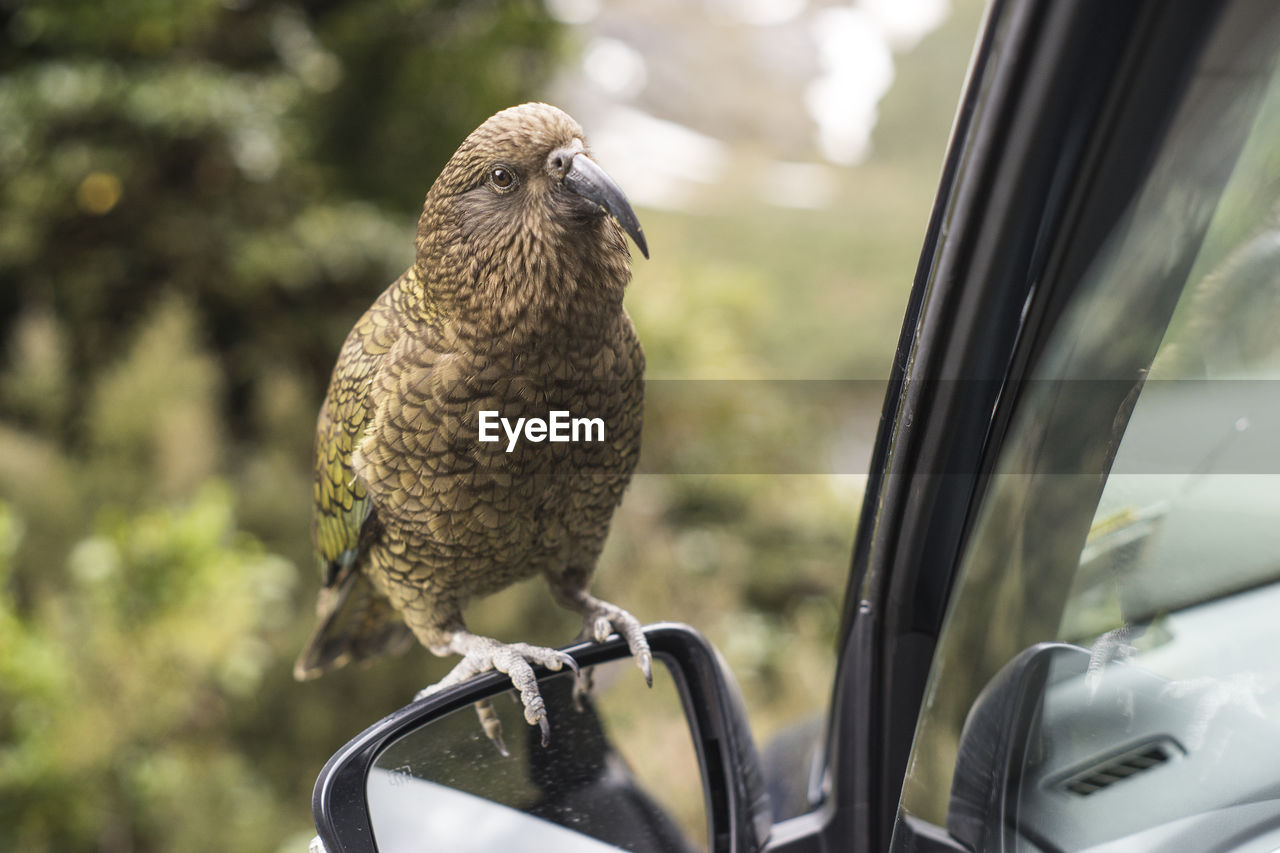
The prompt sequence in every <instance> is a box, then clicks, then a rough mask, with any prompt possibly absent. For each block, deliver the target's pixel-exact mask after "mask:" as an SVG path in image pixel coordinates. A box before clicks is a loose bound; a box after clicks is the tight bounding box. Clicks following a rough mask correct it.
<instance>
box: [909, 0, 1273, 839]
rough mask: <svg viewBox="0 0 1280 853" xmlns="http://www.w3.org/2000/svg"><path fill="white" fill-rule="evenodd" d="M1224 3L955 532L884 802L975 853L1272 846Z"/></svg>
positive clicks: (1264, 308)
mask: <svg viewBox="0 0 1280 853" xmlns="http://www.w3.org/2000/svg"><path fill="white" fill-rule="evenodd" d="M1245 5H1246V4H1237V6H1240V7H1243V6H1245ZM1251 8H1252V11H1251V12H1248V13H1242V12H1240V10H1239V9H1235V10H1233V11H1231V12H1229V13H1228V14H1227V15H1226V16H1225V19H1224V24H1223V26H1222V27H1221V28H1220V32H1219V33H1218V34H1217V35H1216V36H1215V37H1214V39H1213V41H1212V43H1211V44H1210V46H1209V48H1208V49H1207V50H1206V53H1205V57H1204V59H1203V60H1202V62H1201V65H1200V68H1199V69H1198V71H1197V75H1196V77H1195V79H1194V80H1193V81H1192V83H1191V85H1190V86H1189V88H1188V94H1187V97H1186V98H1185V100H1184V103H1183V104H1182V106H1181V108H1180V111H1179V114H1178V116H1177V117H1176V119H1175V121H1174V124H1173V126H1172V128H1171V130H1170V132H1169V134H1168V137H1167V139H1166V140H1165V142H1164V143H1163V147H1162V149H1161V151H1160V153H1159V155H1158V157H1157V159H1156V161H1155V163H1154V164H1153V166H1152V168H1151V171H1150V174H1149V177H1148V179H1147V181H1146V183H1145V185H1144V187H1143V189H1142V191H1141V192H1140V193H1139V195H1138V197H1137V198H1136V199H1135V201H1134V203H1133V205H1132V207H1131V209H1130V211H1129V214H1128V216H1127V217H1126V219H1125V220H1124V221H1123V222H1122V223H1121V225H1120V227H1118V228H1117V229H1116V230H1115V232H1114V233H1113V235H1112V238H1111V240H1110V242H1109V244H1108V245H1107V246H1106V248H1105V249H1104V251H1103V252H1102V253H1101V254H1100V255H1099V257H1098V258H1097V259H1096V260H1095V262H1094V264H1093V266H1092V268H1091V269H1090V270H1089V273H1088V278H1087V287H1085V288H1084V290H1083V295H1082V296H1080V297H1077V304H1075V305H1073V306H1072V307H1071V309H1070V310H1069V311H1068V312H1067V314H1066V319H1065V320H1064V322H1063V323H1062V324H1061V325H1060V326H1059V328H1058V329H1057V330H1056V332H1055V333H1054V337H1053V338H1052V340H1051V343H1050V344H1049V346H1048V348H1047V349H1046V351H1045V356H1044V358H1043V359H1042V361H1041V362H1040V364H1041V369H1040V371H1039V373H1038V375H1037V376H1036V378H1035V380H1034V381H1033V382H1031V383H1030V384H1029V387H1026V388H1024V389H1022V393H1023V394H1024V398H1023V401H1022V402H1021V403H1020V404H1019V410H1018V411H1019V413H1018V414H1017V415H1016V416H1015V419H1014V422H1013V427H1012V429H1011V433H1010V437H1009V439H1007V441H1006V443H1005V448H1006V449H1005V451H1004V452H1003V454H1002V457H1001V460H1000V463H999V465H998V467H997V470H996V473H994V474H993V476H992V480H991V484H990V486H989V488H988V490H987V494H986V497H985V499H984V501H983V503H982V506H981V508H980V510H979V513H978V515H977V521H976V524H975V526H974V528H973V533H972V535H971V537H970V539H969V545H968V547H967V551H966V556H965V558H964V561H963V565H962V570H961V574H960V576H959V580H958V581H957V587H956V592H955V594H954V595H953V598H952V602H951V605H950V609H949V611H948V617H947V620H946V625H945V627H944V631H943V635H942V637H941V640H940V643H939V646H938V653H937V657H936V658H935V662H934V668H933V671H932V673H931V676H930V682H929V686H928V689H927V692H926V697H925V705H924V710H923V711H922V716H921V719H920V722H919V724H918V728H917V732H916V738H915V742H914V746H913V751H912V756H911V759H910V763H909V765H908V773H907V779H906V782H905V785H904V790H903V796H902V803H901V811H900V819H901V820H908V821H912V820H918V821H925V822H927V823H928V824H932V825H934V826H935V827H946V828H947V830H948V831H949V832H950V834H951V836H952V837H956V838H960V839H961V840H962V841H965V843H966V844H967V845H968V846H970V847H975V845H976V849H1016V850H1030V851H1067V850H1072V851H1076V850H1097V851H1099V853H1101V851H1104V850H1105V851H1121V850H1143V851H1145V850H1157V849H1158V850H1164V849H1169V850H1175V849H1176V850H1195V849H1209V848H1210V847H1211V849H1214V850H1219V849H1221V850H1245V849H1249V850H1252V849H1255V847H1253V846H1247V845H1248V844H1255V845H1256V844H1261V845H1262V846H1261V847H1258V848H1257V849H1260V850H1262V849H1265V850H1267V851H1270V850H1273V849H1275V848H1276V847H1280V822H1277V819H1276V814H1277V808H1276V806H1277V805H1278V804H1280V772H1278V771H1276V770H1275V769H1274V768H1276V767H1280V661H1278V660H1277V656H1276V651H1275V650H1276V648H1277V647H1278V645H1280V644H1278V643H1277V640H1280V628H1278V626H1277V622H1276V619H1277V614H1280V386H1277V385H1276V383H1275V380H1276V379H1277V378H1280V145H1278V144H1277V140H1280V81H1278V80H1277V75H1276V74H1275V71H1274V57H1275V54H1276V51H1277V45H1278V44H1280V39H1278V38H1277V36H1276V33H1275V32H1274V29H1275V27H1274V26H1271V27H1261V28H1252V27H1249V26H1246V25H1245V24H1244V22H1247V21H1248V20H1250V18H1249V15H1250V14H1253V15H1255V16H1256V13H1257V11H1258V9H1259V8H1260V7H1258V6H1256V5H1255V6H1253V7H1251ZM1271 17H1272V18H1274V17H1275V16H1274V15H1272V16H1271ZM1242 141H1243V146H1242V145H1241V142H1242ZM1237 155H1238V156H1237ZM1264 767H1265V768H1266V769H1261V768H1264ZM993 791H994V792H995V793H1000V794H1003V795H1004V796H1003V798H999V797H996V798H994V799H993V797H992V792H993ZM970 795H973V796H974V797H976V798H977V800H974V799H968V800H966V797H969V796H970ZM984 798H985V799H986V800H990V802H989V803H987V804H985V805H984V804H983V802H980V801H981V800H983V799H984ZM997 800H999V802H997ZM992 803H995V805H992ZM1259 804H1267V805H1266V806H1265V807H1259ZM991 808H995V809H996V812H995V814H994V816H993V815H992V814H989V813H988V814H983V811H984V809H986V810H987V811H988V812H990V809H991ZM1250 809H1252V811H1250ZM1213 815H1216V816H1217V817H1216V819H1217V820H1218V823H1217V824H1213V826H1215V827H1216V829H1206V828H1205V827H1207V826H1209V825H1210V823H1209V822H1208V821H1210V816H1213ZM1224 816H1226V817H1224ZM1201 818H1204V821H1202V822H1200V823H1197V821H1200V820H1201ZM984 821H985V822H986V824H984V825H990V826H995V827H997V829H996V830H994V832H995V834H986V835H982V834H981V833H979V834H978V835H966V833H967V832H968V830H967V829H966V828H965V824H966V822H969V823H970V824H971V825H974V826H976V825H978V824H982V823H983V822H984ZM1224 821H1225V823H1224ZM1239 827H1245V829H1244V830H1239ZM1228 830H1229V831H1230V832H1232V833H1234V832H1237V831H1242V832H1243V835H1242V836H1241V838H1242V839H1245V840H1243V841H1241V842H1240V845H1243V846H1237V844H1236V842H1223V840H1222V839H1223V835H1222V833H1224V832H1227V831H1228ZM973 837H979V838H982V839H984V840H982V841H979V842H974V841H971V840H970V839H971V838H973ZM1170 839H1174V840H1172V841H1171V840H1170ZM1197 839H1212V845H1218V844H1220V843H1225V844H1226V846H1211V842H1210V841H1209V840H1204V841H1203V842H1201V841H1199V840H1197ZM905 843H906V841H905V839H904V833H903V832H902V831H899V832H898V833H896V834H895V843H894V849H895V850H899V849H906V847H904V846H903V845H904V844H905ZM1171 844H1172V845H1173V846H1168V845H1171Z"/></svg>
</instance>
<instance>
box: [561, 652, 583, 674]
mask: <svg viewBox="0 0 1280 853" xmlns="http://www.w3.org/2000/svg"><path fill="white" fill-rule="evenodd" d="M556 655H557V656H558V657H559V659H560V663H561V665H563V666H567V667H569V669H571V670H573V674H574V675H575V676H576V675H577V674H578V671H579V670H578V662H577V661H576V660H574V659H573V655H568V654H565V653H564V652H557V653H556Z"/></svg>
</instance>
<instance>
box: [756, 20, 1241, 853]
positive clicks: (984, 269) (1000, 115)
mask: <svg viewBox="0 0 1280 853" xmlns="http://www.w3.org/2000/svg"><path fill="white" fill-rule="evenodd" d="M1223 5H1224V2H1205V3H1199V4H1169V3H1166V2H1164V0H1119V1H1117V0H1080V2H1075V3H1063V2H1058V0H995V2H993V3H992V4H991V6H990V7H989V8H988V10H987V16H986V20H985V22H984V26H983V27H982V30H981V34H980V36H979V41H978V43H977V46H976V48H975V52H974V58H973V60H972V64H971V67H970V70H969V74H968V79H967V81H966V84H965V88H964V93H963V95H962V97H961V101H960V105H959V109H958V112H957V116H956V120H955V124H954V126H953V129H952V136H951V141H950V143H949V145H948V151H947V155H946V158H945V161H944V165H943V169H942V175H941V180H940V185H939V190H938V194H937V197H936V200H935V203H934V207H933V211H932V215H931V218H930V223H929V227H928V230H927V232H926V237H925V242H924V246H923V249H922V252H921V257H920V262H919V265H918V267H917V271H916V275H915V279H914V283H913V287H912V291H911V295H910V298H909V302H908V306H907V311H906V317H905V319H904V323H903V328H902V333H901V337H900V339H899V343H898V347H897V350H896V353H895V357H894V362H893V366H892V370H891V374H890V380H889V386H888V391H887V394H886V397H885V403H884V408H883V411H882V415H881V424H880V429H879V431H878V434H877V438H876V442H875V445H874V449H873V453H872V458H871V466H870V471H869V478H868V483H867V490H866V494H865V497H864V502H863V508H862V511H861V516H860V520H859V529H858V534H857V538H856V540H855V546H854V553H853V561H852V566H851V571H850V576H849V586H848V589H847V591H846V597H845V606H844V618H843V623H842V627H841V631H840V635H839V650H840V657H839V663H838V667H837V675H836V681H835V686H834V693H833V697H832V709H831V723H830V726H829V731H828V742H827V750H826V772H827V780H828V783H829V786H830V788H829V796H828V797H827V801H826V804H825V805H824V807H823V808H821V809H819V810H818V811H816V812H814V813H812V814H810V815H806V816H803V817H801V818H795V819H793V820H792V821H789V822H787V823H786V824H779V825H778V826H776V827H775V834H774V838H773V841H772V843H771V844H770V848H769V849H771V850H774V851H804V850H852V851H883V850H887V849H888V846H889V842H890V838H891V835H892V831H893V825H894V820H895V817H896V813H897V807H898V799H899V794H900V791H901V788H902V783H903V778H904V774H905V770H906V764H907V758H908V755H909V752H910V748H911V743H912V739H913V735H914V731H915V725H916V720H917V717H918V715H919V712H920V708H921V702H922V699H923V695H924V689H925V684H926V681H927V678H928V675H929V670H930V666H931V664H932V660H933V653H934V650H935V646H936V644H937V640H938V636H939V634H940V631H941V627H942V621H943V618H944V616H945V614H946V609H947V603H948V600H949V597H950V593H951V591H952V587H953V582H954V580H955V575H956V572H957V569H958V567H959V563H960V558H961V555H962V554H963V552H964V545H965V542H966V538H967V536H968V534H969V531H970V527H971V525H972V523H973V519H974V512H975V509H976V507H977V506H978V505H979V504H980V502H981V499H982V497H983V495H984V494H985V491H986V486H987V482H988V478H989V474H990V472H991V470H992V466H993V465H994V463H995V460H996V459H997V458H998V456H999V453H1000V450H1001V447H1002V444H1003V439H1004V437H1005V434H1006V432H1007V429H1008V426H1009V423H1010V419H1011V417H1012V416H1013V413H1014V412H1015V411H1017V408H1018V404H1019V401H1020V399H1021V398H1022V395H1021V393H1020V391H1021V387H1022V383H1023V382H1024V380H1026V379H1027V378H1029V376H1030V375H1031V372H1032V370H1034V368H1035V365H1036V362H1037V357H1038V356H1039V354H1040V352H1041V348H1042V346H1043V344H1044V341H1045V339H1046V337H1047V333H1048V332H1049V331H1050V330H1052V329H1053V328H1054V326H1055V324H1056V323H1057V321H1058V320H1059V319H1060V318H1061V316H1062V314H1063V311H1064V309H1065V307H1066V305H1067V304H1068V302H1069V301H1070V299H1071V297H1072V295H1073V294H1074V293H1075V292H1076V291H1077V290H1078V288H1079V287H1080V286H1081V282H1082V280H1083V277H1084V276H1083V274H1084V272H1085V270H1086V268H1087V265H1088V264H1089V263H1090V262H1091V261H1092V260H1093V258H1094V257H1095V256H1096V254H1097V252H1098V249H1099V247H1100V246H1101V245H1102V244H1103V242H1104V241H1105V240H1106V238H1107V237H1108V235H1109V234H1110V233H1111V231H1112V229H1113V228H1114V227H1115V226H1116V225H1117V223H1119V222H1120V220H1121V218H1122V217H1123V215H1124V213H1125V211H1126V210H1127V209H1128V207H1129V205H1130V202H1131V201H1132V200H1133V198H1134V196H1135V194H1136V192H1137V190H1138V188H1139V187H1140V186H1141V184H1142V182H1143V180H1144V178H1145V176H1146V174H1147V172H1148V169H1149V168H1150V166H1151V163H1152V159H1153V156H1154V153H1155V151H1157V150H1158V148H1159V147H1160V143H1161V141H1162V139H1163V138H1164V134H1165V132H1166V131H1167V129H1168V126H1169V122H1170V119H1171V118H1172V116H1173V113H1174V110H1175V108H1176V106H1177V104H1178V103H1179V100H1180V98H1181V95H1182V93H1183V91H1184V90H1185V87H1186V84H1187V82H1188V80H1189V78H1190V76H1191V72H1192V70H1193V68H1194V66H1195V63H1196V58H1197V56H1198V55H1199V51H1200V48H1201V47H1202V46H1203V44H1204V42H1205V40H1206V34H1207V33H1209V32H1211V31H1212V29H1213V26H1212V25H1213V22H1214V21H1215V20H1216V18H1217V16H1218V15H1219V13H1220V12H1221V9H1222V7H1223Z"/></svg>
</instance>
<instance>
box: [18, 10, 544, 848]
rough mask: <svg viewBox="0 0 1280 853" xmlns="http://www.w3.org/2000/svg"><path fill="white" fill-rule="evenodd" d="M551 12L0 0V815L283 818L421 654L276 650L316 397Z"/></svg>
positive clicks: (265, 828) (137, 823)
mask: <svg viewBox="0 0 1280 853" xmlns="http://www.w3.org/2000/svg"><path fill="white" fill-rule="evenodd" d="M558 44H559V32H558V29H557V27H556V25H555V24H554V23H553V22H552V21H551V20H550V18H549V16H547V14H546V13H545V11H544V10H543V8H542V6H541V5H540V4H538V3H533V2H525V3H497V2H492V3H460V2H449V0H395V2H386V3H362V2H361V3H357V2H354V1H353V0H316V2H297V3H294V2H283V1H281V2H276V1H275V0H264V1H261V2H253V0H250V2H223V0H194V2H181V3H179V2H173V1H172V0H159V2H157V0H120V2H113V3H111V4H108V5H107V6H101V5H100V4H97V3H88V2H81V0H72V2H62V0H59V2H52V1H51V0H50V2H22V3H9V2H0V223H3V224H2V225H0V345H2V352H0V358H2V361H0V501H2V502H3V503H2V504H0V505H2V506H3V512H2V514H0V847H3V848H4V849H12V850H24V851H28V850H29V851H47V850H59V851H62V850H91V849H92V850H102V851H147V850H175V851H187V850H190V851H198V850H229V849H231V850H246V851H253V850H275V849H278V848H280V847H281V846H282V845H284V846H285V847H287V848H289V849H301V848H303V847H305V843H306V839H307V838H308V837H309V835H310V820H309V817H310V814H309V812H310V810H309V808H308V800H309V796H308V794H309V791H310V787H311V784H312V781H313V780H314V778H315V774H316V772H317V771H318V769H319V767H320V765H321V764H322V763H323V761H324V758H325V756H326V755H327V753H329V752H331V751H332V750H333V749H334V748H336V747H337V746H338V745H340V744H341V742H342V741H343V740H344V739H345V738H346V737H348V736H350V734H352V733H353V732H355V731H357V730H359V729H360V728H362V727H363V726H364V725H366V724H367V723H368V722H369V721H370V720H372V719H375V718H376V717H378V716H380V715H382V714H384V713H386V712H387V711H389V710H391V709H393V708H395V707H396V706H398V705H400V704H402V703H403V701H404V700H405V699H407V698H408V697H409V696H410V695H411V693H412V691H413V690H415V689H416V688H417V687H420V686H422V684H423V683H425V682H426V675H424V674H416V675H412V676H411V677H410V679H409V681H407V682H406V679H405V677H404V676H403V674H400V675H397V674H396V673H395V672H393V671H392V670H386V671H384V672H383V673H382V678H381V681H382V682H385V684H383V685H370V684H368V682H367V681H362V680H361V678H360V677H359V676H358V675H357V676H355V677H345V678H344V677H337V678H335V679H333V680H332V681H331V682H329V683H327V684H321V685H318V686H316V687H314V688H313V689H311V690H308V691H304V692H302V693H300V692H299V690H300V688H299V687H298V686H297V685H295V684H294V683H293V682H292V681H291V679H290V678H289V674H288V673H289V665H290V661H291V658H292V656H293V655H294V654H295V653H296V650H297V648H298V647H299V646H300V644H301V642H302V638H303V636H305V632H306V631H307V629H308V626H309V623H310V621H311V603H310V602H311V601H312V600H313V599H314V583H315V581H314V580H313V577H314V576H313V575H312V573H311V572H310V571H309V569H310V567H311V565H312V557H311V554H310V545H309V542H308V535H307V527H308V514H309V494H310V488H309V482H308V480H309V459H308V455H309V452H310V447H311V441H312V432H313V426H314V418H315V411H316V408H317V407H318V402H319V399H320V396H321V394H322V393H323V390H324V385H325V382H326V381H327V379H328V372H329V370H330V368H331V366H332V363H333V358H334V355H335V353H336V351H337V348H338V345H339V344H340V342H341V340H342V338H343V336H344V335H345V334H346V331H347V329H348V328H349V327H350V324H351V323H352V321H353V320H354V318H355V317H356V316H358V315H359V313H360V311H362V310H363V309H364V307H365V306H366V305H367V304H368V303H369V302H370V301H371V300H372V299H373V297H374V296H375V295H376V294H377V293H378V291H379V290H381V289H382V288H383V287H384V286H385V285H386V283H387V282H388V281H390V280H391V279H392V278H394V277H395V276H396V275H397V274H399V272H400V271H401V270H402V269H403V268H404V266H405V265H406V264H407V263H408V261H409V259H410V257H411V254H412V233H413V226H414V221H415V219H416V215H417V210H418V208H419V207H420V205H421V198H422V194H423V193H424V192H425V189H426V187H427V186H429V185H430V182H431V180H432V179H433V178H434V176H435V173H436V172H437V171H438V170H439V168H440V166H441V165H442V163H443V161H444V160H445V159H446V158H447V156H448V155H449V153H451V152H452V150H453V148H454V147H455V146H456V145H457V143H458V141H459V140H460V139H461V138H462V137H463V136H465V134H466V133H468V132H469V131H470V130H471V129H472V128H473V127H474V126H475V125H476V124H478V123H479V122H480V121H481V120H483V119H484V118H485V117H486V116H488V115H489V114H491V113H492V112H494V111H495V110H497V109H499V108H501V107H503V106H507V105H509V104H511V103H515V102H519V101H521V100H526V99H528V98H530V97H532V96H534V95H535V93H536V91H537V89H538V87H539V85H540V83H541V82H542V81H543V80H545V79H546V78H547V76H548V75H549V74H550V73H551V71H552V68H553V65H554V62H555V58H556V56H557V53H558V50H559V48H558ZM424 45H425V46H426V47H428V48H429V49H425V50H424V49H423V48H424ZM371 92H374V93H377V95H376V97H375V96H371V95H370V93H371ZM298 567H302V568H303V569H304V570H305V571H304V572H303V574H302V575H301V576H302V577H303V578H305V579H306V583H304V584H302V585H299V584H298V583H297V578H298V572H299V569H298ZM420 665H421V662H420V661H419V666H420ZM352 692H358V693H359V695H358V696H356V697H350V695H349V694H351V693H352Z"/></svg>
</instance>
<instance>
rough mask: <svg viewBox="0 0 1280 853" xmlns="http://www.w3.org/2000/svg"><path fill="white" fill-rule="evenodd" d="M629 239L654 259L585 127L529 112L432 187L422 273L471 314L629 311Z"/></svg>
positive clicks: (524, 109)
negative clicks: (609, 307)
mask: <svg viewBox="0 0 1280 853" xmlns="http://www.w3.org/2000/svg"><path fill="white" fill-rule="evenodd" d="M624 231H625V233H626V234H630V235H631V238H632V239H633V240H634V241H635V244H636V246H637V247H638V248H639V249H640V252H641V253H642V254H643V255H644V256H645V257H646V258H647V257H648V256H649V249H648V245H647V244H646V242H645V237H644V231H642V230H641V228H640V222H639V220H637V219H636V214H635V211H634V210H632V208H631V204H630V203H629V202H628V201H627V197H626V196H625V195H623V193H622V190H621V189H619V187H618V185H617V184H616V183H614V181H613V179H611V178H610V177H609V176H608V175H607V174H606V173H605V171H604V170H603V169H601V168H600V167H599V166H598V165H597V164H596V163H595V161H594V160H592V159H591V157H590V154H589V151H588V148H587V145H586V142H585V141H584V135H583V132H582V128H581V127H580V126H579V125H578V123H577V122H576V121H574V120H573V119H572V118H570V117H569V116H568V115H567V114H566V113H565V112H563V111H562V110H559V109H557V108H556V107H553V106H549V105H547V104H536V103H533V104H523V105H521V106H518V107H511V108H509V109H505V110H503V111H501V112H499V113H497V114H495V115H494V116H492V117H491V118H489V119H488V120H487V121H485V122H484V124H482V125H480V126H479V127H478V128H476V130H475V131H473V132H472V133H471V135H470V136H468V137H467V138H466V140H465V141H464V142H463V143H462V145H461V146H459V148H458V150H457V151H456V152H455V153H454V155H453V157H451V158H450V159H449V162H448V163H447V164H446V165H445V167H444V170H443V171H442V172H441V173H440V176H439V177H438V178H437V179H436V182H435V184H433V185H432V187H431V191H430V192H429V193H428V194H427V200H426V204H425V205H424V206H423V211H422V217H421V219H420V220H419V223H418V238H417V246H418V266H419V273H420V275H422V276H423V277H424V280H426V281H428V284H429V286H431V279H433V278H435V279H438V281H436V282H435V285H436V286H435V287H433V288H432V289H433V291H435V294H434V295H436V296H437V297H438V298H445V299H453V300H454V301H455V302H456V303H457V304H458V305H459V307H461V308H463V310H466V311H469V312H475V311H476V310H477V309H479V310H484V309H490V310H493V309H498V310H501V311H502V312H503V313H505V314H511V315H516V314H519V315H522V316H524V315H529V314H530V313H531V312H530V311H529V309H530V308H535V309H538V308H542V309H549V310H550V311H552V312H553V313H555V314H562V313H564V311H565V310H567V309H568V308H569V307H570V306H572V305H581V304H583V303H591V302H592V301H593V297H597V298H600V299H604V300H605V301H608V302H611V303H620V302H621V296H622V290H623V288H624V287H625V285H626V282H627V280H628V278H629V277H630V253H629V252H628V250H627V244H626V237H625V236H624V233H623V232H624ZM451 288H453V291H452V292H450V289H451ZM442 291H443V292H442ZM532 313H534V314H537V313H546V311H545V310H544V311H541V312H539V311H534V312H532Z"/></svg>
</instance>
